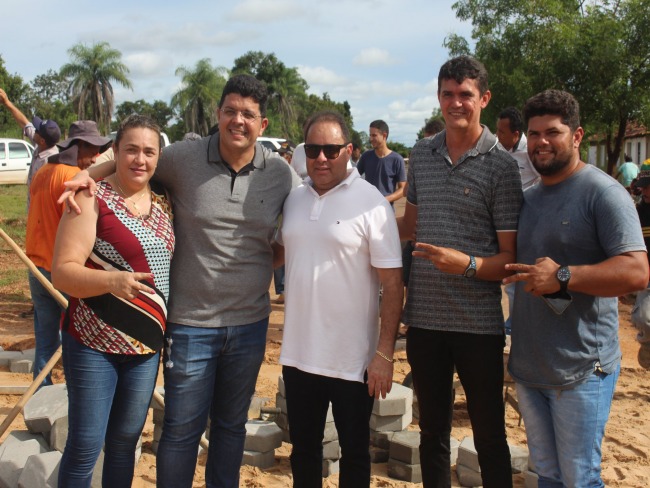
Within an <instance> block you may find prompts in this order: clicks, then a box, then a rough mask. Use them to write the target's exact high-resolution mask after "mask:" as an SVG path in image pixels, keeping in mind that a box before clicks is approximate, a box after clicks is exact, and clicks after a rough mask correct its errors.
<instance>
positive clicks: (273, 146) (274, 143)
mask: <svg viewBox="0 0 650 488" xmlns="http://www.w3.org/2000/svg"><path fill="white" fill-rule="evenodd" d="M284 141H286V139H279V138H277V137H258V138H257V142H261V143H262V145H263V146H264V147H266V148H267V149H270V150H271V151H273V152H277V151H278V149H280V145H281V144H282V143H283V142H284Z"/></svg>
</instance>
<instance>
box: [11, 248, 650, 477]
mask: <svg viewBox="0 0 650 488" xmlns="http://www.w3.org/2000/svg"><path fill="white" fill-rule="evenodd" d="M0 267H1V268H2V269H7V267H11V268H16V269H21V268H24V266H23V265H22V263H21V262H20V261H19V260H18V258H17V257H15V256H14V254H13V253H12V252H11V251H10V249H9V248H8V246H6V245H5V244H4V243H0ZM25 275H26V271H25ZM28 296H29V289H28V286H27V280H26V279H25V280H24V282H21V283H20V284H19V285H12V286H4V287H3V286H1V285H0V346H2V347H3V348H4V349H5V350H23V349H27V348H30V347H33V345H34V338H33V332H32V330H33V329H32V322H31V318H29V317H27V318H25V317H22V316H21V315H22V314H23V313H24V312H27V311H28V310H29V308H30V304H29V303H28V302H27V301H26V300H25V299H24V298H21V297H28ZM272 298H273V295H272ZM631 305H632V302H631V301H630V300H621V301H620V311H621V328H620V338H621V347H622V350H623V364H622V368H621V376H620V379H619V382H618V385H617V389H616V394H615V399H614V402H613V406H612V412H611V415H610V419H609V423H608V424H607V431H606V435H605V440H604V443H603V463H602V466H603V478H604V480H605V482H606V484H607V485H608V486H620V487H627V488H633V487H634V488H646V487H648V486H650V375H649V370H650V348H648V347H645V348H642V347H640V345H639V344H638V343H637V342H636V341H635V335H636V332H635V329H634V328H633V327H631V325H630V322H629V316H630V310H631ZM283 320H284V310H283V306H282V305H273V312H272V314H271V318H270V327H269V333H268V339H267V352H266V357H265V359H264V364H263V366H262V370H261V373H260V375H259V379H258V381H257V391H256V395H257V396H260V397H266V398H270V399H271V404H273V402H274V399H275V393H276V391H277V378H278V375H279V374H280V366H279V365H278V357H279V351H280V347H281V344H282V326H283ZM396 357H397V360H398V362H397V363H396V365H395V366H396V367H395V377H394V380H395V381H396V382H400V383H401V381H402V380H403V378H404V376H405V375H406V374H407V373H408V371H409V366H408V363H407V361H406V355H405V353H404V351H400V352H397V353H396ZM54 381H55V383H61V382H64V376H63V371H62V367H61V365H60V364H59V365H57V366H56V368H55V370H54ZM30 382H31V375H25V374H14V373H10V372H8V371H7V370H6V368H5V370H4V371H1V370H0V386H4V385H28V384H29V383H30ZM159 384H161V385H162V377H159ZM19 399H20V397H18V396H13V395H0V414H1V415H2V419H4V417H5V416H6V415H7V414H8V413H9V412H10V410H11V409H12V408H13V406H14V405H15V404H16V403H17V402H18V401H19ZM150 412H151V411H150ZM506 423H507V433H508V440H509V442H510V443H511V444H515V445H520V446H526V432H525V427H524V426H523V424H522V425H521V426H519V423H518V415H517V414H516V412H515V411H514V409H513V408H511V407H507V414H506ZM409 428H410V429H413V430H417V429H418V427H417V423H414V424H412V425H411V426H410V427H409ZM16 429H18V430H21V429H25V426H24V422H23V419H22V416H21V415H19V416H18V417H17V418H16V419H15V420H14V421H13V423H12V425H11V426H10V428H9V429H8V430H7V432H6V433H5V434H4V435H3V436H2V438H0V441H2V440H4V438H5V437H6V435H7V433H8V432H10V431H11V430H16ZM452 435H453V436H454V437H455V438H456V439H458V440H461V439H463V438H464V437H465V436H469V435H471V427H470V424H469V419H468V416H467V410H466V405H465V398H464V395H463V394H462V393H460V394H458V395H457V397H456V403H455V412H454V419H453V431H452ZM152 440H153V423H152V421H151V415H150V416H149V419H148V421H147V423H146V425H145V429H144V433H143V448H142V456H141V458H140V461H139V463H138V465H137V467H136V476H135V480H134V483H133V486H134V487H138V488H145V487H147V488H149V487H154V486H155V482H156V469H155V466H156V458H155V456H154V454H153V453H152V451H151V443H152ZM290 452H291V446H290V445H289V444H283V445H282V447H281V448H279V449H277V450H276V459H275V465H274V466H273V467H272V468H269V469H265V470H260V469H258V468H253V467H249V466H243V467H242V468H241V482H240V487H256V488H257V487H260V488H261V487H269V488H271V487H287V486H291V483H292V478H291V470H290V466H289V454H290ZM204 466H205V457H204V455H201V456H199V460H198V463H197V467H196V473H195V478H194V486H195V487H202V486H204V485H205V481H204ZM453 476H454V485H453V486H460V485H459V484H458V482H457V480H456V478H455V473H454V474H453ZM514 480H515V486H518V487H523V486H524V483H523V475H515V476H514ZM323 485H324V486H325V487H336V486H338V475H332V476H330V477H329V478H327V479H325V480H324V482H323ZM372 486H373V487H391V488H398V487H400V488H401V487H404V488H406V487H409V488H410V487H416V486H422V485H421V484H413V483H405V482H401V481H397V480H393V479H390V478H388V477H387V474H386V464H375V465H373V467H372Z"/></svg>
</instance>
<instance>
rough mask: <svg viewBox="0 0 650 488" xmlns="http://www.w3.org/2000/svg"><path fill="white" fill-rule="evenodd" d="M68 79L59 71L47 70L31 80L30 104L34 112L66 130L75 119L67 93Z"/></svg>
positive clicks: (75, 115)
mask: <svg viewBox="0 0 650 488" xmlns="http://www.w3.org/2000/svg"><path fill="white" fill-rule="evenodd" d="M69 86H70V80H68V79H67V78H66V77H65V76H63V75H61V73H57V72H56V71H54V70H51V69H50V70H48V71H47V72H46V73H44V74H42V75H38V76H37V77H36V78H34V79H33V80H32V82H31V96H30V98H31V101H30V104H31V106H32V108H33V110H34V114H35V115H38V116H39V117H41V118H42V119H51V120H54V121H56V123H57V124H59V127H61V129H63V130H66V129H67V128H68V127H69V126H70V124H72V122H74V121H75V120H76V119H77V114H76V113H75V110H74V107H73V104H72V100H71V99H70V96H69V94H68V87H69Z"/></svg>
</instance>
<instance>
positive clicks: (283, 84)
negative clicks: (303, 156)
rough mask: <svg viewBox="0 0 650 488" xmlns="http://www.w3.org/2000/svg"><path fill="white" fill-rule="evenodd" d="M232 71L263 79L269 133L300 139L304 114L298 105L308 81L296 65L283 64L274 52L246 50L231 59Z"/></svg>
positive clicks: (307, 86) (302, 100)
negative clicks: (289, 66)
mask: <svg viewBox="0 0 650 488" xmlns="http://www.w3.org/2000/svg"><path fill="white" fill-rule="evenodd" d="M232 72H233V74H239V73H245V74H249V75H252V76H254V77H255V78H257V79H258V80H261V81H263V82H264V83H266V86H267V89H268V92H269V105H268V110H267V112H268V113H267V117H268V119H269V129H268V134H269V135H275V136H279V137H288V138H290V139H292V140H301V139H302V134H301V132H302V123H301V122H304V120H305V119H306V116H305V115H304V111H301V110H300V108H299V107H300V106H301V104H302V103H303V102H305V101H306V99H307V89H308V88H309V85H308V84H307V82H306V81H305V80H304V79H303V78H302V77H301V76H300V74H299V73H298V70H297V69H296V68H288V67H287V66H285V64H284V63H283V62H282V61H280V60H279V59H278V58H277V57H276V56H275V54H274V53H270V54H266V53H263V52H261V51H249V52H247V53H246V54H244V55H243V56H240V57H239V58H237V59H235V62H234V65H233V68H232Z"/></svg>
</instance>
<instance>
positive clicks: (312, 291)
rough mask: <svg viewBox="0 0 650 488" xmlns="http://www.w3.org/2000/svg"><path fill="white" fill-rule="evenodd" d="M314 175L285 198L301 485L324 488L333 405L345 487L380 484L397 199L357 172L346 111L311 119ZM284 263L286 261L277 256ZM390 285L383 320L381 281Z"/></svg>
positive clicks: (290, 403)
mask: <svg viewBox="0 0 650 488" xmlns="http://www.w3.org/2000/svg"><path fill="white" fill-rule="evenodd" d="M304 147H305V152H306V155H307V171H308V173H309V177H310V181H308V183H307V184H305V185H303V186H300V187H298V188H296V189H294V190H293V191H292V192H291V193H290V194H289V196H288V197H287V200H286V201H285V205H284V211H283V222H282V228H281V230H280V233H279V235H278V242H279V244H281V245H283V246H284V253H285V257H286V280H285V322H284V336H283V344H282V353H281V355H280V363H281V364H282V365H283V368H282V374H283V377H284V383H285V387H286V394H287V409H288V417H289V430H290V435H291V442H292V444H293V451H292V453H291V468H292V471H293V479H294V486H320V485H321V472H322V454H323V453H322V441H323V430H324V427H325V418H326V415H327V409H328V404H329V403H330V402H332V411H333V414H334V421H335V423H336V426H337V430H338V433H339V441H340V443H341V451H342V457H341V461H340V473H341V474H340V477H339V480H340V486H341V487H342V488H346V487H350V488H358V487H363V486H369V485H370V456H369V453H368V443H369V435H370V432H369V427H368V422H369V419H370V413H371V410H372V405H373V401H374V398H379V395H382V396H384V397H385V395H386V393H387V392H389V391H390V389H391V384H392V378H393V349H394V345H395V336H396V333H397V328H398V325H399V317H400V312H401V308H402V299H403V296H402V290H403V288H402V274H401V273H402V268H401V266H402V258H401V248H400V242H399V235H398V232H397V224H396V222H395V216H394V213H393V210H392V209H391V207H390V204H389V203H388V202H387V201H386V199H385V198H384V197H383V196H382V195H381V193H379V192H378V191H377V189H376V188H375V187H373V186H372V185H371V184H369V183H368V182H366V181H365V180H363V179H362V178H361V177H360V176H359V173H358V172H357V170H356V169H348V168H347V163H348V161H349V159H350V155H351V153H352V144H351V143H350V134H349V130H348V128H347V127H346V124H345V120H344V119H343V118H342V117H341V115H340V114H338V113H336V112H319V113H317V114H316V115H314V116H313V117H312V118H311V119H310V121H309V122H308V123H307V125H306V126H305V146H304ZM276 264H277V263H276ZM380 284H381V285H382V286H383V299H382V303H381V321H378V318H379V317H378V311H379V286H380Z"/></svg>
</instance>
